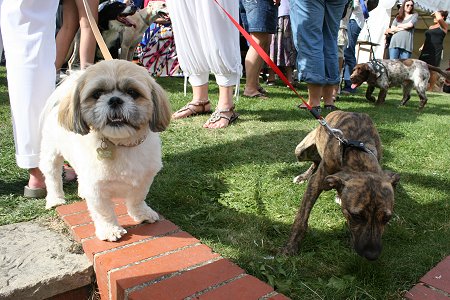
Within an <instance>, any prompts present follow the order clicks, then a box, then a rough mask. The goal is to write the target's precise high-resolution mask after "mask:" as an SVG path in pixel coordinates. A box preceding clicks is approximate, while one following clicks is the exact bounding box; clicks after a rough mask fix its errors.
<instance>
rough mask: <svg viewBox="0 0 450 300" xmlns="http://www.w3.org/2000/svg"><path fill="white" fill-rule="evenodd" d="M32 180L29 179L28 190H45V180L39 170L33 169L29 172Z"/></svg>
mask: <svg viewBox="0 0 450 300" xmlns="http://www.w3.org/2000/svg"><path fill="white" fill-rule="evenodd" d="M28 173H29V174H30V178H29V179H28V185H27V186H28V188H30V189H45V178H44V174H42V172H41V170H39V168H32V169H29V170H28Z"/></svg>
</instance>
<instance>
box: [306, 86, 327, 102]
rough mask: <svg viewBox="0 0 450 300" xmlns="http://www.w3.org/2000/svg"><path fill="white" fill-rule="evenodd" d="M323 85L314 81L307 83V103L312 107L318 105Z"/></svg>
mask: <svg viewBox="0 0 450 300" xmlns="http://www.w3.org/2000/svg"><path fill="white" fill-rule="evenodd" d="M322 94H323V86H322V85H320V84H315V83H308V104H309V105H311V106H312V107H317V106H320V98H322Z"/></svg>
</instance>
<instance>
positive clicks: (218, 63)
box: [166, 0, 242, 128]
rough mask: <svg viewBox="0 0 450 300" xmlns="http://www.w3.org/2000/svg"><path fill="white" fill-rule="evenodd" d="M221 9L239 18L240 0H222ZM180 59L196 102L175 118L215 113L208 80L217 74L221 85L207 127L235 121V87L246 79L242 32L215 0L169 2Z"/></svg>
mask: <svg viewBox="0 0 450 300" xmlns="http://www.w3.org/2000/svg"><path fill="white" fill-rule="evenodd" d="M219 3H220V5H221V6H223V7H224V9H225V10H226V11H228V12H229V13H230V15H231V16H233V18H235V19H236V20H238V19H239V1H238V0H219ZM166 4H167V7H168V10H169V14H170V18H171V20H172V27H173V32H174V38H175V44H176V45H177V53H178V60H179V62H180V67H181V69H182V70H183V72H184V74H185V76H188V77H189V82H190V84H191V85H192V94H193V98H192V100H191V101H190V102H189V103H188V104H187V105H186V106H184V107H183V108H181V109H180V110H178V111H177V112H175V113H174V114H173V116H172V118H173V119H181V118H186V117H189V116H193V115H198V114H205V113H209V112H210V111H211V103H210V101H209V98H208V78H209V74H210V73H213V74H214V75H215V77H216V82H217V84H218V85H219V101H218V104H217V108H216V111H215V112H213V113H212V115H211V117H210V118H209V119H208V121H206V123H205V124H204V125H203V127H205V128H224V127H227V126H228V125H229V124H231V123H232V122H233V121H235V120H236V119H237V117H238V114H237V113H236V112H235V111H234V104H233V87H235V86H236V87H238V86H239V83H240V78H241V76H242V65H241V54H240V45H239V31H238V30H237V28H236V27H235V26H234V25H233V23H232V22H231V21H230V20H229V19H228V17H227V16H226V14H225V13H224V12H223V10H222V9H221V8H220V7H219V6H218V5H217V4H216V3H215V1H212V0H207V1H205V0H182V1H180V0H166Z"/></svg>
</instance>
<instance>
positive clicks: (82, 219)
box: [62, 211, 92, 228]
mask: <svg viewBox="0 0 450 300" xmlns="http://www.w3.org/2000/svg"><path fill="white" fill-rule="evenodd" d="M62 219H63V220H64V222H65V223H66V224H67V225H68V226H69V228H70V227H72V226H76V225H81V224H88V223H90V222H92V219H91V216H90V215H89V212H88V211H85V212H81V213H79V214H74V215H68V216H64V217H63V218H62Z"/></svg>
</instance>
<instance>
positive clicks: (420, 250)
mask: <svg viewBox="0 0 450 300" xmlns="http://www.w3.org/2000/svg"><path fill="white" fill-rule="evenodd" d="M0 71H1V74H0V76H1V78H0V80H1V82H0V117H1V123H0V133H1V135H0V143H1V144H0V145H1V146H0V147H1V156H0V224H9V223H13V222H19V221H26V220H30V219H33V218H36V217H39V216H44V217H45V216H51V215H54V212H53V211H46V210H45V209H44V200H30V199H25V198H23V197H21V194H22V190H23V186H24V185H25V183H26V179H27V173H26V171H24V170H20V169H18V168H17V167H16V165H15V159H14V143H13V138H12V129H11V125H10V124H11V122H10V112H9V102H8V97H7V90H6V87H5V86H6V80H5V78H4V76H5V70H4V68H3V69H0ZM157 80H158V82H159V83H160V84H161V85H162V86H163V87H164V88H165V89H166V90H167V92H168V94H169V98H170V101H171V104H172V107H173V109H178V108H179V107H181V106H183V105H184V104H185V102H186V101H187V100H188V99H189V97H191V95H190V94H188V95H187V98H185V97H184V95H183V93H182V91H183V80H182V79H177V78H159V79H157ZM211 82H212V84H211V88H210V91H211V101H212V102H213V103H217V93H218V89H217V86H216V85H215V84H214V83H213V82H214V81H211ZM268 90H269V92H270V96H271V97H270V99H269V100H258V99H247V98H240V99H239V101H238V102H237V103H236V107H237V111H238V112H239V113H240V114H241V116H240V118H239V120H238V121H237V123H235V124H234V125H232V126H231V127H229V128H228V129H225V130H205V129H203V128H201V125H202V124H203V123H204V122H205V121H206V119H207V116H199V117H194V118H188V119H184V120H177V121H174V122H172V124H171V125H170V127H169V128H168V130H166V131H165V132H163V133H162V134H161V136H162V141H163V153H164V157H163V160H164V169H163V170H162V172H161V173H160V174H159V175H158V176H157V177H156V179H155V182H154V184H153V186H152V187H151V190H150V193H149V195H148V197H147V200H148V202H149V203H150V204H151V206H152V207H153V208H154V209H156V210H157V211H158V212H160V213H161V214H162V215H164V216H165V217H166V218H168V219H170V220H171V221H173V222H174V223H176V224H177V225H178V226H180V227H181V228H182V229H183V230H185V231H187V232H189V233H191V234H192V235H194V236H195V237H197V238H199V239H201V241H202V242H203V243H205V244H207V245H208V246H210V247H212V248H213V249H214V250H215V251H217V252H218V253H220V254H221V255H223V256H224V257H227V258H229V259H230V260H232V261H234V262H236V263H237V264H238V265H240V266H241V267H242V268H244V269H245V270H246V271H247V272H248V273H250V274H252V275H255V276H257V277H258V278H260V279H262V280H264V281H266V282H269V283H270V284H272V285H274V286H275V288H276V289H277V290H278V291H280V292H282V293H285V294H286V295H287V296H289V297H291V298H293V299H400V298H401V297H402V295H403V293H404V292H405V291H407V290H409V289H410V288H411V287H412V286H413V285H414V284H415V283H416V282H417V281H418V279H419V278H420V277H421V276H422V275H423V274H425V273H426V272H427V271H428V270H430V269H431V268H432V267H433V266H434V265H436V263H438V262H439V261H440V260H442V258H443V257H445V256H447V255H449V254H450V201H449V199H450V188H449V187H450V171H449V166H450V151H449V150H450V147H449V146H450V131H449V125H450V117H449V115H450V96H448V95H445V94H437V93H429V102H428V104H427V106H426V108H425V109H424V111H423V112H420V111H419V110H418V97H417V95H416V94H413V97H412V99H411V100H410V103H408V106H406V107H398V103H399V102H400V98H401V91H400V90H399V89H393V90H391V91H390V92H389V94H388V97H387V101H386V103H385V104H384V105H382V106H379V107H374V106H373V105H372V104H371V103H369V102H367V101H366V100H365V99H364V96H363V94H362V92H361V93H360V94H357V95H352V96H346V97H341V100H340V101H339V102H338V103H337V105H338V106H339V107H340V108H341V109H343V110H347V111H359V112H366V113H368V114H369V115H370V116H371V117H372V119H373V120H374V122H375V124H376V125H377V128H378V130H379V132H380V135H381V138H382V141H383V147H384V157H383V161H382V164H383V167H384V168H386V169H390V170H393V171H395V172H398V173H400V175H401V181H400V184H399V185H398V187H397V189H396V195H395V198H396V204H395V215H394V218H393V219H392V221H391V222H390V223H389V225H388V226H387V229H386V232H385V235H384V237H383V242H384V249H383V253H382V255H381V257H380V258H379V259H378V260H377V261H375V262H368V261H366V260H365V259H363V258H361V257H359V256H358V255H356V254H355V252H354V251H353V250H352V249H351V247H350V245H349V232H348V230H347V228H346V224H345V220H344V217H343V216H342V213H341V212H340V209H339V207H338V206H337V205H336V204H335V203H334V192H333V191H330V192H325V193H323V194H322V195H321V196H320V198H319V200H318V202H317V204H316V206H315V207H314V209H313V212H312V214H311V218H310V222H309V226H310V228H309V231H308V233H307V235H306V238H305V240H304V243H303V245H302V247H301V249H300V253H299V254H298V255H296V256H293V257H284V256H280V255H278V254H277V251H278V250H279V249H280V248H281V247H282V246H283V245H284V244H285V242H286V240H287V238H288V235H289V233H290V227H291V224H292V222H293V219H294V216H295V213H296V211H297V208H298V205H299V201H300V199H301V196H302V194H303V192H304V189H305V186H304V185H295V184H293V183H292V179H293V177H294V176H296V175H298V173H300V172H302V171H304V170H305V169H306V168H307V167H308V166H309V165H308V164H307V163H301V164H300V163H298V162H297V161H296V158H295V156H294V149H295V146H296V145H297V144H298V142H299V141H300V140H301V139H302V138H303V137H304V136H305V135H306V133H307V132H309V131H310V130H311V129H312V128H314V127H316V126H317V124H318V123H317V121H315V120H314V119H313V118H312V116H311V115H310V114H309V113H307V112H305V111H301V110H299V109H297V108H296V105H297V104H299V103H300V100H299V99H298V98H297V97H296V96H295V95H294V94H293V93H292V92H291V91H290V90H289V89H288V88H285V87H282V86H281V85H280V86H278V87H273V88H272V87H270V88H268ZM299 92H300V93H301V94H302V95H306V90H305V86H304V85H302V87H301V88H300V89H299ZM65 188H66V193H67V197H68V199H70V200H71V201H72V200H77V196H76V185H75V184H70V185H66V186H65Z"/></svg>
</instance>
